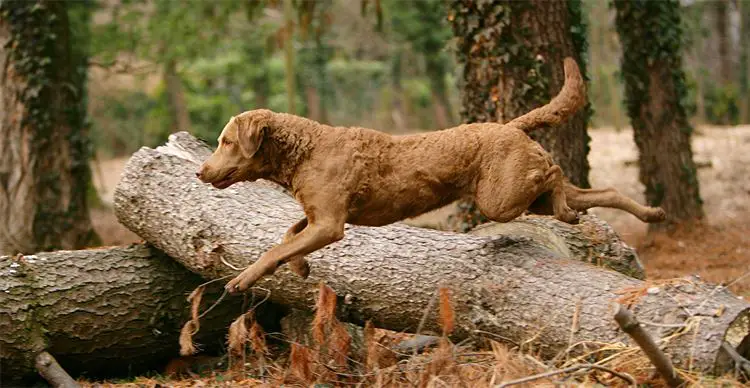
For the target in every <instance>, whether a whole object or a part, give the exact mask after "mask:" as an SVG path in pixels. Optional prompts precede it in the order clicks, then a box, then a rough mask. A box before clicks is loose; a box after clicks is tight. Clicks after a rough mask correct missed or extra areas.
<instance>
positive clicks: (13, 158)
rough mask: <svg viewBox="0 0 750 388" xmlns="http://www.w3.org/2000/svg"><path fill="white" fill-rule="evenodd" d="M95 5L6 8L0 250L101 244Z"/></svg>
mask: <svg viewBox="0 0 750 388" xmlns="http://www.w3.org/2000/svg"><path fill="white" fill-rule="evenodd" d="M90 5H91V4H90V3H89V2H83V3H75V4H73V3H66V2H61V1H46V0H36V1H4V2H2V3H0V40H1V41H2V42H0V47H2V49H0V50H2V51H1V52H0V64H2V71H3V74H2V80H1V81H0V101H1V102H0V103H1V104H2V106H1V107H0V253H16V252H34V251H41V250H53V249H61V248H62V249H73V248H82V247H85V246H87V245H89V244H90V243H92V242H93V241H95V240H96V239H97V237H96V234H95V233H94V231H93V229H92V227H91V221H90V219H89V212H88V205H87V201H86V200H87V192H88V190H89V189H90V188H91V171H90V168H89V165H88V161H89V156H90V142H89V139H88V122H87V119H86V88H85V82H86V68H87V65H86V63H87V47H88V45H87V42H88V40H87V37H88V21H89V18H90V8H89V7H90ZM69 11H70V15H69ZM72 23H75V24H76V25H75V27H77V28H75V29H73V28H71V24H72ZM74 39H75V40H76V44H75V45H73V40H74Z"/></svg>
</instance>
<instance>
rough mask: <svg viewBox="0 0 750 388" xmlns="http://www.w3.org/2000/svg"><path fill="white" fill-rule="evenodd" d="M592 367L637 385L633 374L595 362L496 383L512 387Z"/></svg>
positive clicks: (498, 386)
mask: <svg viewBox="0 0 750 388" xmlns="http://www.w3.org/2000/svg"><path fill="white" fill-rule="evenodd" d="M591 369H597V370H601V371H604V372H608V373H610V374H611V375H613V376H616V377H619V378H621V379H623V380H625V381H627V382H628V385H630V386H631V387H635V386H636V381H635V379H634V378H633V376H631V375H629V374H627V373H621V372H618V371H616V370H612V369H610V368H607V367H604V366H601V365H595V364H578V365H573V366H569V367H567V368H564V369H559V370H553V371H549V372H544V373H539V374H536V375H532V376H527V377H523V378H520V379H516V380H511V381H507V382H504V383H501V384H499V385H496V386H495V388H505V387H510V386H513V385H518V384H524V383H530V382H532V381H535V380H540V379H544V378H547V377H552V376H556V375H561V374H565V373H572V372H577V371H579V370H584V371H588V370H591Z"/></svg>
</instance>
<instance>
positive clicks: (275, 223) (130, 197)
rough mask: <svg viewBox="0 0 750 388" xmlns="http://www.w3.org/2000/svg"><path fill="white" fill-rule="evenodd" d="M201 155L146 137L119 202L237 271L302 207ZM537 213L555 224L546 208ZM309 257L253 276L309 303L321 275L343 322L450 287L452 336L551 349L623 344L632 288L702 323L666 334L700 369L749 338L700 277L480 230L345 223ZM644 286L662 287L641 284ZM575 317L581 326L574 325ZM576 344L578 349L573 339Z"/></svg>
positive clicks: (172, 242)
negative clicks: (645, 272) (618, 267)
mask: <svg viewBox="0 0 750 388" xmlns="http://www.w3.org/2000/svg"><path fill="white" fill-rule="evenodd" d="M209 154H210V150H209V149H208V148H207V147H206V146H204V145H202V144H201V143H199V142H198V141H197V140H195V139H194V138H193V137H192V136H190V135H188V134H186V133H179V134H174V135H172V136H170V141H169V143H168V144H167V145H166V146H163V147H159V148H157V149H155V150H154V149H148V148H142V149H141V150H140V151H138V152H137V153H136V154H134V155H133V157H132V158H131V159H130V161H129V162H128V164H127V166H126V168H125V170H124V172H123V175H122V179H121V181H120V182H119V184H118V186H117V188H116V191H115V212H116V214H117V216H118V219H119V220H120V222H122V223H123V224H124V225H125V226H127V227H128V228H130V229H131V230H133V231H134V232H136V233H137V234H139V235H140V236H141V237H142V238H144V239H146V240H147V241H149V242H150V243H152V244H154V245H155V246H157V247H159V248H160V249H162V250H164V251H165V252H166V253H167V254H169V255H170V257H173V258H174V259H176V260H177V261H179V262H180V263H181V264H182V265H184V266H185V267H186V268H189V269H190V270H191V271H194V272H195V273H198V274H201V275H202V276H204V277H206V278H217V277H220V276H226V275H235V274H237V271H235V270H232V269H231V268H230V267H229V266H227V265H226V264H225V263H230V264H232V265H233V266H236V267H244V266H246V265H248V264H250V263H251V262H253V261H254V260H255V259H256V258H257V257H259V256H260V255H261V254H262V253H263V252H264V251H266V250H267V249H269V248H270V247H271V246H273V245H274V244H276V243H278V242H279V241H280V240H281V238H282V236H283V234H284V233H285V232H286V230H287V228H289V227H290V226H291V225H292V224H293V223H294V222H296V221H298V220H299V219H301V218H302V216H303V213H302V211H301V209H300V207H299V205H298V204H297V203H296V202H295V201H294V200H293V199H292V198H291V197H290V196H288V195H287V194H284V193H283V191H282V190H279V189H278V188H277V187H276V186H273V185H271V184H266V183H264V182H256V183H240V184H237V185H235V186H233V187H230V188H228V189H225V190H223V191H221V190H216V189H214V188H212V187H210V186H209V185H205V184H202V183H200V182H199V181H198V180H197V179H195V169H196V168H197V166H198V164H199V163H201V162H202V161H203V160H204V159H205V158H206V157H207V156H208V155H209ZM534 219H536V220H538V221H536V222H539V223H542V224H544V223H547V224H555V225H558V224H559V222H557V221H555V220H553V219H551V218H548V217H534ZM591 219H592V217H591V216H584V217H583V222H582V224H581V225H579V226H568V228H574V229H578V230H579V232H580V233H582V234H585V235H589V236H590V237H589V238H588V240H589V241H590V244H592V245H596V244H599V243H604V244H606V241H607V239H604V240H602V239H600V238H598V237H597V236H602V235H606V232H605V231H602V230H601V229H599V228H597V226H596V223H593V222H590V220H591ZM602 241H605V242H602ZM618 244H620V248H619V249H622V250H625V249H627V248H626V247H625V246H624V245H623V244H622V243H619V242H618ZM593 250H594V251H596V250H597V249H593ZM605 251H606V249H605ZM631 254H632V252H631ZM309 259H310V260H311V264H312V271H311V274H310V277H309V278H308V279H307V280H302V279H300V278H299V277H297V276H296V275H294V274H292V273H291V272H290V271H289V270H288V269H287V268H286V267H282V268H280V269H279V270H278V271H277V273H276V274H275V275H273V276H270V277H267V278H265V279H263V280H262V281H261V282H259V283H258V284H257V286H259V287H263V288H265V289H267V290H270V291H271V296H270V300H271V301H276V302H278V303H281V304H283V305H286V306H289V307H293V308H299V309H307V310H309V309H311V308H312V306H314V304H315V303H314V300H315V290H316V289H317V287H316V285H317V284H318V282H321V281H324V282H326V283H327V284H328V285H329V286H330V287H331V288H333V289H334V290H335V292H336V293H337V295H339V297H341V299H342V300H341V302H340V303H339V306H340V307H341V309H340V311H339V312H338V315H339V317H340V319H341V320H342V321H348V322H353V323H358V324H362V323H363V322H364V321H366V320H372V321H373V323H374V324H375V325H377V326H380V327H384V328H388V329H391V330H397V331H400V330H405V331H414V330H415V329H416V327H417V326H418V325H419V321H420V319H421V317H422V315H423V313H424V310H425V307H426V306H428V305H429V304H430V300H431V299H432V298H433V296H434V295H435V293H436V292H437V287H438V286H445V287H450V288H452V295H453V303H454V306H455V311H456V312H455V316H456V324H455V326H456V329H455V331H454V336H455V338H456V339H460V338H465V337H468V336H472V335H478V333H481V332H489V333H493V334H496V335H500V336H502V337H504V338H509V339H510V340H511V341H514V342H517V343H525V345H524V346H529V347H532V348H533V349H534V351H538V352H539V353H540V354H541V355H543V356H545V357H554V356H555V355H557V354H558V353H559V352H561V351H565V350H566V349H568V347H569V346H570V344H571V343H578V342H580V341H583V342H585V343H586V345H587V349H589V350H591V349H594V348H596V347H598V346H601V344H602V343H614V342H618V341H621V342H623V343H628V337H627V335H625V334H624V333H622V332H621V331H619V330H618V328H617V325H616V323H615V322H614V320H613V319H612V315H613V314H614V312H615V310H614V309H613V307H615V306H613V301H615V300H617V299H618V298H619V297H621V296H622V294H620V293H621V292H626V294H627V293H628V292H629V293H630V294H632V295H637V296H638V297H637V298H635V300H633V301H631V302H632V307H631V308H632V309H633V310H634V312H635V314H636V315H639V316H641V317H642V319H647V320H649V321H651V322H655V323H658V324H679V323H683V322H685V320H686V319H690V320H691V322H694V321H695V320H700V325H694V324H693V325H691V326H690V328H689V330H687V333H686V334H683V335H680V336H677V337H676V338H672V339H671V340H670V341H669V342H668V344H666V345H665V349H666V352H667V353H668V354H671V355H672V357H673V361H674V362H675V364H676V365H678V366H680V367H683V368H685V367H687V366H688V363H691V362H692V366H693V368H694V369H696V370H701V371H718V372H722V371H725V370H728V369H727V368H729V367H730V361H728V359H727V358H726V357H724V356H722V355H721V354H720V350H719V349H720V348H721V343H722V341H724V340H725V339H726V340H728V341H729V342H730V343H731V344H732V345H733V346H737V345H738V344H739V343H740V342H741V341H742V339H743V338H744V337H746V336H747V335H748V328H747V320H746V318H747V316H748V314H749V312H750V304H748V303H747V302H745V301H742V300H739V299H738V298H736V296H734V295H732V294H731V293H730V292H728V291H726V290H725V289H715V288H713V287H710V286H708V285H705V284H703V283H701V282H700V281H697V280H695V279H692V280H687V279H686V280H685V281H672V282H665V283H658V282H652V283H649V284H648V285H647V284H646V283H644V282H642V281H640V280H638V279H634V278H631V277H628V276H625V275H622V274H620V273H617V272H615V271H611V270H608V269H606V268H601V267H597V266H593V265H590V264H588V263H583V262H581V261H579V260H580V259H581V258H579V257H575V256H571V257H564V256H562V255H560V254H558V253H556V252H555V251H554V250H550V249H547V248H546V247H545V246H544V244H542V243H537V242H536V241H535V240H532V239H530V238H528V237H526V236H523V235H522V236H518V235H514V234H512V233H508V234H507V235H502V236H493V237H485V236H472V235H462V234H455V233H446V232H439V231H434V230H428V229H419V228H413V227H408V226H405V225H403V224H394V225H389V226H384V227H378V228H374V227H355V226H349V225H347V228H346V237H344V239H343V240H341V241H339V242H336V243H334V244H331V245H329V246H327V247H325V248H323V249H321V250H319V251H317V252H314V253H312V254H310V255H309ZM601 259H602V261H605V262H606V261H607V260H608V258H607V257H606V256H605V257H602V258H601ZM648 287H656V288H657V289H656V291H654V290H653V289H652V290H651V292H645V290H646V289H647V288H648ZM627 290H631V291H627ZM633 290H635V291H633ZM641 291H642V292H641ZM630 294H628V295H630ZM675 301H679V306H678V305H677V304H676V302H675ZM685 311H689V312H690V315H691V317H688V316H687V314H685ZM717 311H721V313H720V314H716V312H717ZM437 322H438V319H437V316H436V311H434V309H433V311H430V312H429V314H428V319H427V320H426V322H425V326H424V330H423V333H425V334H429V333H430V332H432V333H438V332H440V328H439V326H438V323H437ZM574 322H575V323H577V326H574ZM743 325H744V326H743ZM571 327H577V328H578V330H576V331H574V332H573V333H572V334H571ZM647 329H648V331H649V333H650V334H651V335H652V336H653V337H654V338H656V339H659V338H662V337H664V336H665V335H667V334H669V333H671V332H670V330H672V331H673V330H674V329H673V328H669V327H668V326H665V325H653V326H649V327H648V328H647ZM696 331H697V332H696ZM725 333H729V334H726V335H725ZM695 338H700V339H701V340H700V341H694V339H695ZM571 341H572V342H571ZM570 351H571V353H572V354H580V353H581V352H582V351H583V350H582V348H581V347H576V346H574V347H572V349H570Z"/></svg>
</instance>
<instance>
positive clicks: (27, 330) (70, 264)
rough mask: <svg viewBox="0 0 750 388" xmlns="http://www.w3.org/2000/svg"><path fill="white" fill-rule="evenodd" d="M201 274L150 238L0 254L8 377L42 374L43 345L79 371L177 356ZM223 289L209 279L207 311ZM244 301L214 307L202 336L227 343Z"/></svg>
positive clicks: (3, 375) (2, 358)
mask: <svg viewBox="0 0 750 388" xmlns="http://www.w3.org/2000/svg"><path fill="white" fill-rule="evenodd" d="M202 282H203V280H202V279H201V278H200V277H199V276H196V275H195V274H193V273H191V272H189V271H187V270H185V269H184V268H183V267H181V266H179V265H177V264H176V263H175V262H174V261H173V260H172V259H170V258H169V257H167V256H166V255H164V254H163V253H161V252H159V251H158V250H156V249H154V248H149V247H146V246H144V245H132V246H129V247H119V248H102V249H94V250H81V251H58V252H52V253H39V254H36V255H27V256H20V255H19V256H18V257H12V256H0V295H1V296H0V299H1V300H2V303H0V382H2V384H9V386H10V384H11V382H13V383H14V384H15V383H19V382H20V381H22V380H26V379H29V378H33V377H35V375H36V372H35V370H34V358H35V357H36V356H37V354H39V352H41V351H45V350H46V351H48V352H49V353H51V354H53V355H54V356H55V357H56V358H57V360H58V361H59V362H60V364H61V365H62V367H63V368H65V369H66V370H67V371H68V372H70V373H71V374H73V375H78V374H81V373H85V375H86V376H90V377H91V376H99V377H112V376H117V375H121V376H122V375H127V374H130V373H138V372H143V371H146V370H153V368H154V367H158V366H159V365H161V366H163V365H164V364H166V362H167V361H168V360H169V359H170V358H174V357H177V356H178V355H179V353H178V351H179V349H178V342H177V339H178V336H179V333H180V328H181V326H182V325H183V324H184V323H185V322H186V320H187V319H188V314H189V304H188V303H187V302H186V300H185V298H186V297H187V295H188V294H189V293H190V292H191V291H192V290H193V289H194V288H195V287H196V286H198V285H199V284H201V283H202ZM222 284H223V283H222ZM220 290H221V286H220V285H218V284H216V285H213V286H208V288H207V291H206V293H205V295H204V297H203V303H202V304H203V306H202V310H201V311H204V310H205V309H206V306H207V305H208V304H209V303H211V302H213V301H214V300H215V299H216V298H217V296H218V292H219V291H220ZM241 308H242V306H241V300H238V299H233V300H231V301H229V302H224V303H222V304H220V305H219V306H218V307H217V308H216V309H214V310H213V311H212V312H211V313H209V314H208V315H206V317H205V318H204V319H205V321H203V322H202V325H201V329H200V331H199V332H198V336H199V337H200V338H198V337H196V340H197V341H198V343H200V344H202V345H205V347H204V348H206V349H207V350H211V349H214V350H215V349H216V348H217V347H218V346H220V345H221V343H222V342H223V338H224V337H225V335H226V330H227V327H228V326H229V323H230V322H231V320H232V319H233V316H234V315H237V314H238V313H241V312H242V310H241Z"/></svg>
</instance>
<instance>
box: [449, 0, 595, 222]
mask: <svg viewBox="0 0 750 388" xmlns="http://www.w3.org/2000/svg"><path fill="white" fill-rule="evenodd" d="M449 19H450V20H451V22H452V25H453V31H454V34H455V36H456V38H457V54H458V61H459V63H461V64H462V65H463V75H462V83H463V86H462V92H463V93H462V109H461V115H462V119H463V121H464V122H467V123H470V122H491V121H497V122H501V123H502V122H507V121H510V120H512V119H513V118H515V117H518V116H520V115H522V114H524V113H526V112H528V111H529V110H531V109H534V108H536V107H539V106H541V105H544V104H546V103H547V102H549V100H550V98H551V97H552V96H554V95H555V94H557V92H559V91H560V89H561V88H562V85H563V82H564V73H563V58H565V57H567V56H572V57H573V58H575V59H576V61H577V62H578V64H579V66H580V67H581V71H582V73H583V74H586V63H585V60H584V59H585V57H586V49H587V43H586V26H585V24H584V21H583V17H582V13H581V2H580V0H569V1H563V0H555V1H549V0H533V1H510V0H493V1H474V0H472V1H465V0H453V1H451V2H450V16H449ZM590 115H591V109H590V105H588V104H587V107H586V108H585V109H582V110H581V111H580V112H578V114H576V116H575V117H574V118H573V119H571V120H570V122H568V123H566V124H564V125H561V126H559V127H557V128H549V129H546V130H542V131H538V132H535V133H532V134H531V136H532V137H533V138H534V139H535V140H537V141H539V142H540V143H541V144H542V145H543V146H544V148H545V149H546V150H547V151H549V152H550V153H551V154H552V156H553V158H554V160H555V161H556V162H557V163H558V164H559V165H560V166H561V167H562V169H563V170H564V171H565V174H566V176H567V177H568V178H569V179H570V181H571V182H573V183H574V184H576V185H578V186H581V187H589V180H588V173H589V164H588V159H587V156H588V151H589V148H588V143H589V136H588V134H587V132H586V128H587V125H588V119H589V117H590ZM465 209H466V210H465V212H464V215H462V217H463V218H464V220H463V223H464V226H463V227H462V229H467V228H471V227H473V226H475V225H476V224H477V223H478V222H481V221H484V217H481V216H479V215H478V213H477V211H476V210H475V209H474V206H473V205H470V206H466V207H465Z"/></svg>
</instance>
